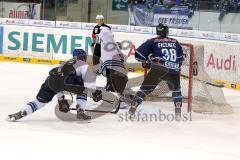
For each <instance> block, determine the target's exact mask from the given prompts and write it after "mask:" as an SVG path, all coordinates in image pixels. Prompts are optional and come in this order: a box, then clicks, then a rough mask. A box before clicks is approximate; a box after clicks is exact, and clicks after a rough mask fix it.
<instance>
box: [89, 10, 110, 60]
mask: <svg viewBox="0 0 240 160" xmlns="http://www.w3.org/2000/svg"><path fill="white" fill-rule="evenodd" d="M96 22H97V25H96V26H95V27H94V28H93V32H92V40H93V43H92V45H91V47H92V48H94V51H93V65H97V64H99V60H100V57H101V45H100V42H99V34H100V27H101V26H104V27H107V28H109V29H111V27H109V26H108V25H106V24H105V23H104V17H103V15H101V14H100V15H97V16H96Z"/></svg>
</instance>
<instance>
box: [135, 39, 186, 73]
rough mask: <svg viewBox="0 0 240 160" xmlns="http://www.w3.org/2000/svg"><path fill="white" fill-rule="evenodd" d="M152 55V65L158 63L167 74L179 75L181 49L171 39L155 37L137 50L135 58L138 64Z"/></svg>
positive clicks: (176, 42)
mask: <svg viewBox="0 0 240 160" xmlns="http://www.w3.org/2000/svg"><path fill="white" fill-rule="evenodd" d="M151 54H152V58H151V60H152V63H159V64H161V65H162V66H165V67H166V68H168V70H169V72H171V73H173V74H179V73H180V71H181V65H182V62H183V60H184V54H183V49H182V47H181V45H180V44H179V42H178V41H177V40H176V39H173V38H161V37H156V38H152V39H149V40H147V41H146V42H145V43H143V44H142V45H141V46H140V47H139V48H137V51H136V54H135V58H136V60H138V61H140V62H144V61H147V60H148V59H149V56H150V55H151Z"/></svg>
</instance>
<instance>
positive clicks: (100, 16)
mask: <svg viewBox="0 0 240 160" xmlns="http://www.w3.org/2000/svg"><path fill="white" fill-rule="evenodd" d="M98 19H104V16H103V15H102V14H98V15H97V16H96V20H98Z"/></svg>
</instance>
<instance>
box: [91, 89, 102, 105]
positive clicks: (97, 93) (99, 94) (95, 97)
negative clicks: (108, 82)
mask: <svg viewBox="0 0 240 160" xmlns="http://www.w3.org/2000/svg"><path fill="white" fill-rule="evenodd" d="M92 96H93V97H92V99H93V100H94V101H95V102H99V101H100V100H101V99H102V91H100V90H96V91H95V92H93V93H92Z"/></svg>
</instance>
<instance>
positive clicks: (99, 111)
mask: <svg viewBox="0 0 240 160" xmlns="http://www.w3.org/2000/svg"><path fill="white" fill-rule="evenodd" d="M102 101H105V102H108V103H110V104H114V101H109V100H105V99H102ZM119 109H120V103H118V106H117V107H116V109H115V110H114V111H103V110H91V109H85V111H87V112H96V113H112V114H117V113H118V111H119ZM70 110H74V111H76V110H77V108H70Z"/></svg>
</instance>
